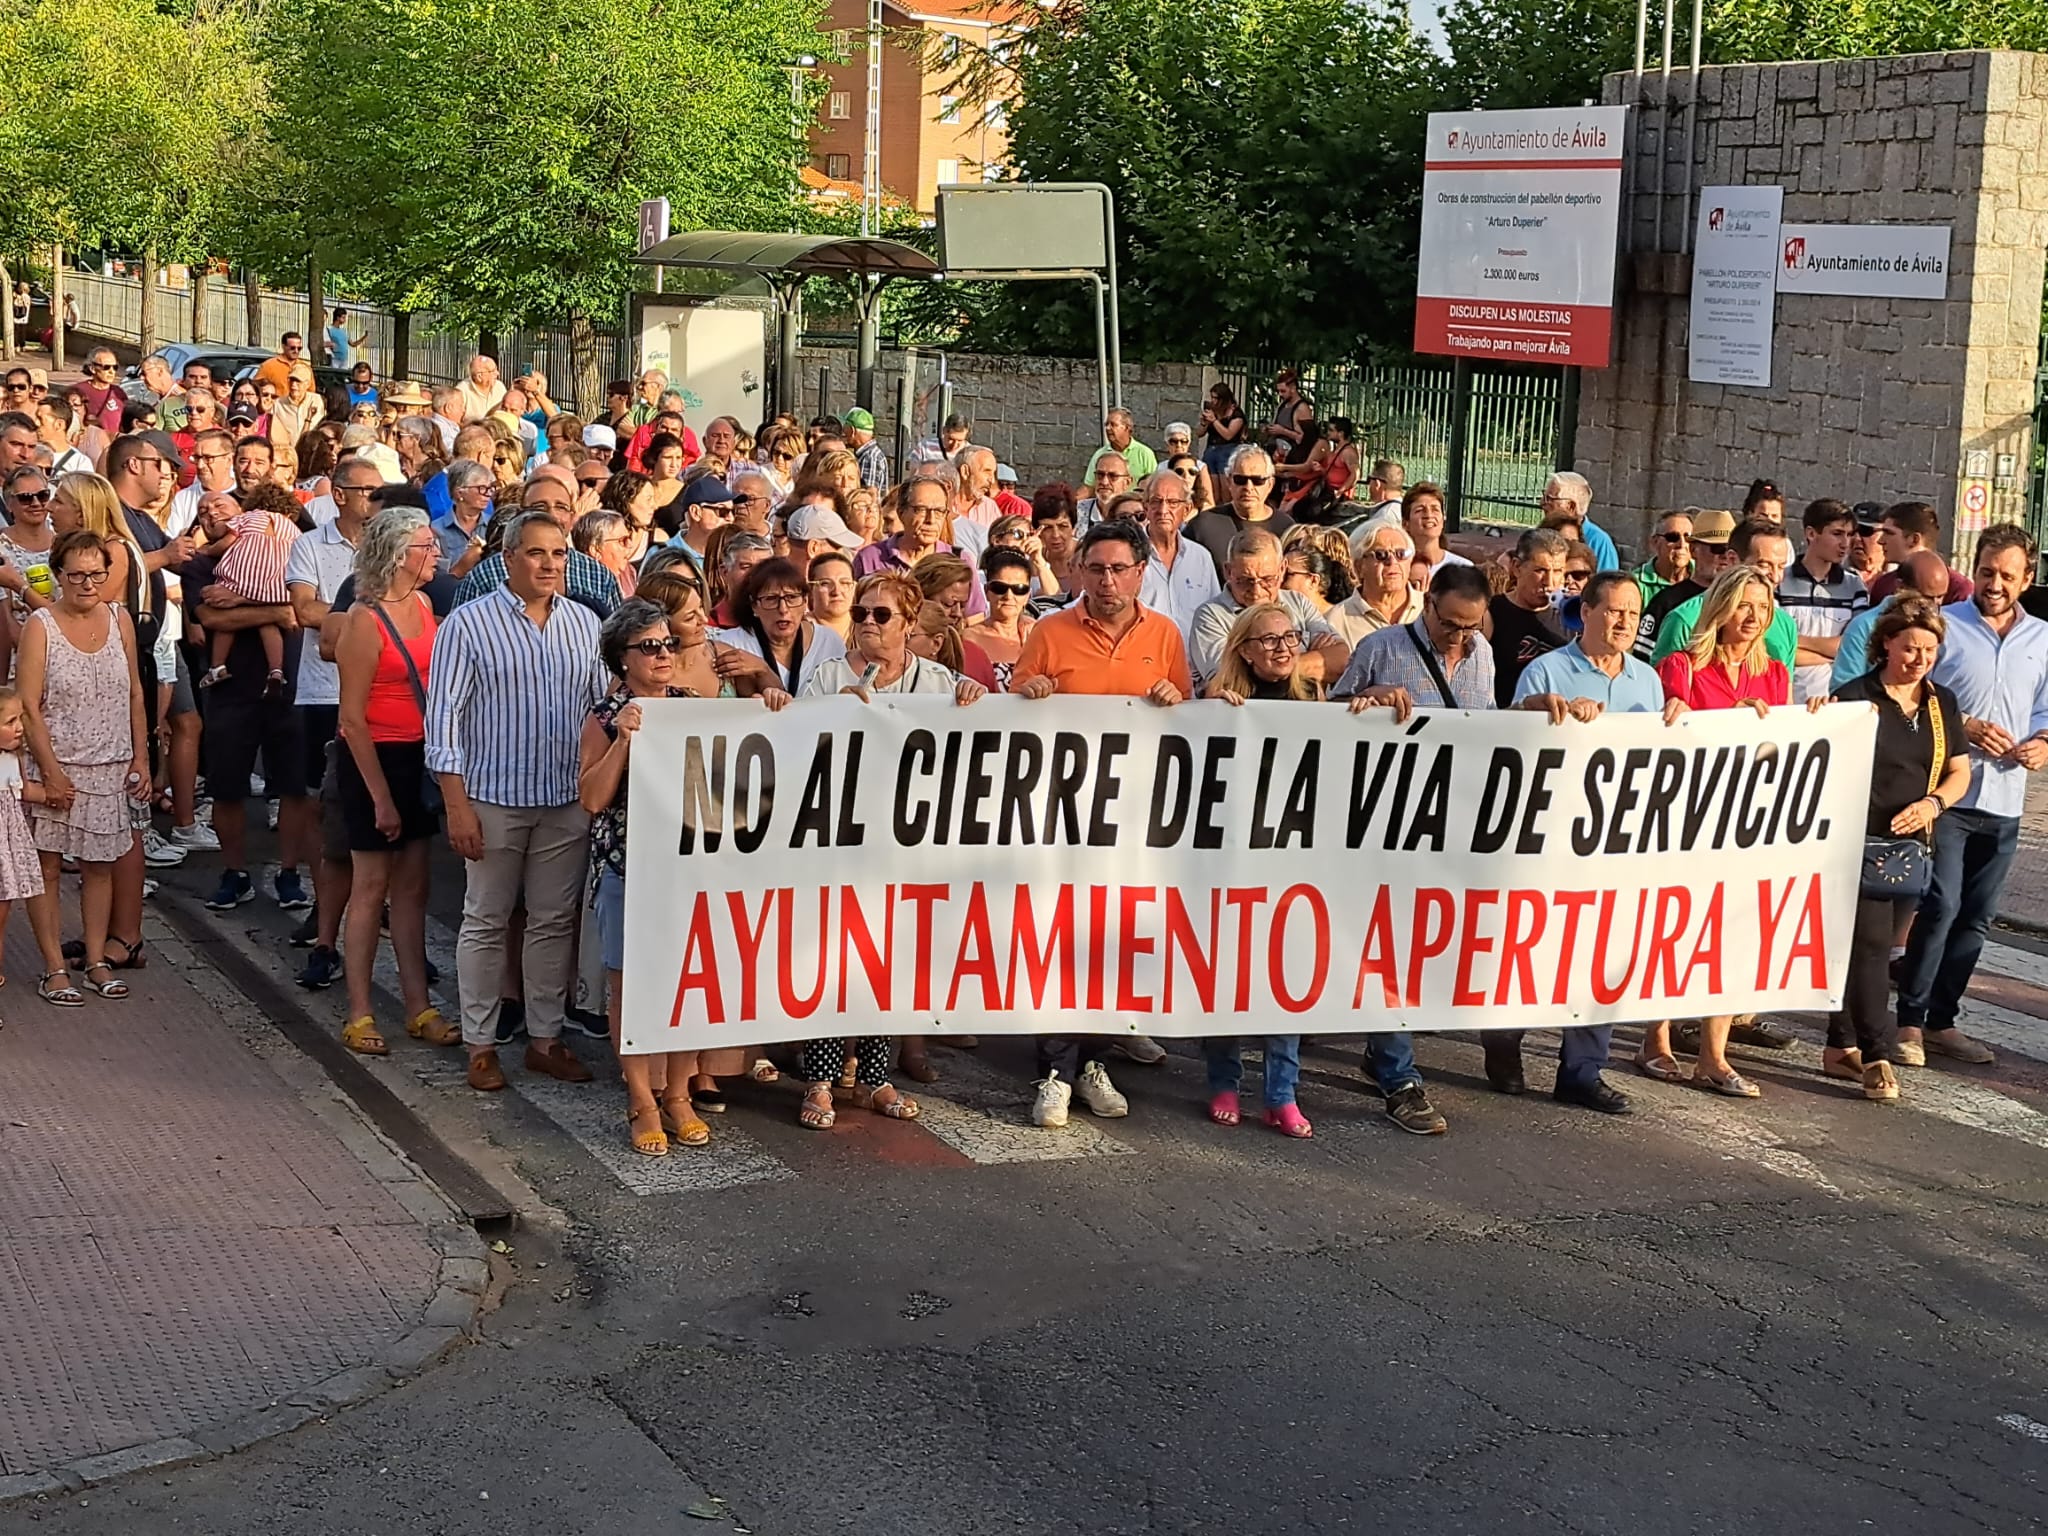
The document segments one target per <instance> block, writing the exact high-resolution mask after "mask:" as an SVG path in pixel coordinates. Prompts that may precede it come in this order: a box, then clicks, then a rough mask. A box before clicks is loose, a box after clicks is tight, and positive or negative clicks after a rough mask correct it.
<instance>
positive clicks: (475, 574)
mask: <svg viewBox="0 0 2048 1536" xmlns="http://www.w3.org/2000/svg"><path fill="white" fill-rule="evenodd" d="M504 585H505V557H504V556H503V555H502V554H493V555H486V556H484V558H483V559H481V560H479V561H477V563H476V564H475V565H474V566H473V567H471V569H470V573H469V574H468V575H467V576H465V577H463V578H462V585H461V586H459V587H457V588H456V589H455V606H456V607H458V608H460V607H461V606H462V605H463V604H465V603H473V602H475V601H476V600H477V599H478V598H480V597H482V596H484V595H485V594H486V593H488V592H497V591H500V590H502V589H503V587H504ZM562 595H563V596H564V597H571V598H574V599H575V600H576V601H577V602H579V603H581V604H582V605H583V606H584V607H586V608H588V609H589V610H590V611H591V612H592V613H594V614H596V615H597V616H598V617H599V618H600V619H608V618H610V617H611V616H612V610H613V609H614V608H616V607H618V606H619V579H618V577H616V576H614V575H613V574H612V573H611V572H610V571H608V570H606V569H605V568H604V567H603V566H602V565H600V564H598V563H597V561H596V560H594V559H593V558H591V557H590V556H589V555H586V554H585V553H583V551H582V550H580V549H572V550H570V551H569V570H568V574H567V575H566V576H565V577H564V578H563V580H562ZM579 729H580V727H579ZM570 798H571V799H574V798H575V797H574V796H571V797H570Z"/></svg>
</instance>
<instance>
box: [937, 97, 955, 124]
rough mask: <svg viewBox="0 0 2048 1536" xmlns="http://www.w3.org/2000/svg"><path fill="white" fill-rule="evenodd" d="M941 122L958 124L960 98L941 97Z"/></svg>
mask: <svg viewBox="0 0 2048 1536" xmlns="http://www.w3.org/2000/svg"><path fill="white" fill-rule="evenodd" d="M939 121H940V122H942V123H957V122H959V121H960V98H959V97H958V96H941V97H940V98H939Z"/></svg>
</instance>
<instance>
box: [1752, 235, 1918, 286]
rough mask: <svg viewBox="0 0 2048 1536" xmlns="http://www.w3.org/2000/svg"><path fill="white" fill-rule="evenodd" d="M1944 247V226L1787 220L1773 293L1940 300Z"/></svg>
mask: <svg viewBox="0 0 2048 1536" xmlns="http://www.w3.org/2000/svg"><path fill="white" fill-rule="evenodd" d="M1948 245H1949V226H1948V225H1946V224H1787V225H1785V226H1784V228H1783V229H1781V230H1780V231H1779V256H1778V292H1780V293H1834V294H1846V295H1848V296H1849V297H1851V298H1859V299H1945V298H1947V297H1948Z"/></svg>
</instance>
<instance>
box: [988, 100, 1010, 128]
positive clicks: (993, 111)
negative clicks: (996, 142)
mask: <svg viewBox="0 0 2048 1536" xmlns="http://www.w3.org/2000/svg"><path fill="white" fill-rule="evenodd" d="M982 121H983V122H985V123H987V124H988V126H989V127H991V128H993V129H995V130H996V131H997V132H998V133H1000V132H1002V131H1003V130H1004V129H1005V128H1007V127H1008V126H1009V125H1010V114H1009V113H1007V112H1005V111H1004V110H1003V104H1002V103H1001V102H1000V101H992V102H990V103H989V104H988V107H987V110H985V111H984V112H983V113H982Z"/></svg>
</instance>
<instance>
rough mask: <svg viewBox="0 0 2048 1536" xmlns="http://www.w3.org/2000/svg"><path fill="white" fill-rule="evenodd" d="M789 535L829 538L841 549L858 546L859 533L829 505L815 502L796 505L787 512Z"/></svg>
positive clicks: (792, 536) (796, 537)
mask: <svg viewBox="0 0 2048 1536" xmlns="http://www.w3.org/2000/svg"><path fill="white" fill-rule="evenodd" d="M789 536H790V537H791V538H792V539H830V540H831V541H832V542H833V543H834V544H837V545H838V546H839V547H840V548H841V549H859V548H860V535H859V534H857V533H855V532H854V531H853V530H852V529H851V528H849V527H847V526H846V519H845V518H843V517H841V516H840V515H839V514H838V513H837V512H834V511H833V510H832V509H831V508H830V507H824V506H819V505H818V504H817V503H816V502H813V503H811V504H810V505H808V506H802V507H798V508H797V509H796V510H795V511H794V512H792V513H790V514H789Z"/></svg>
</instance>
